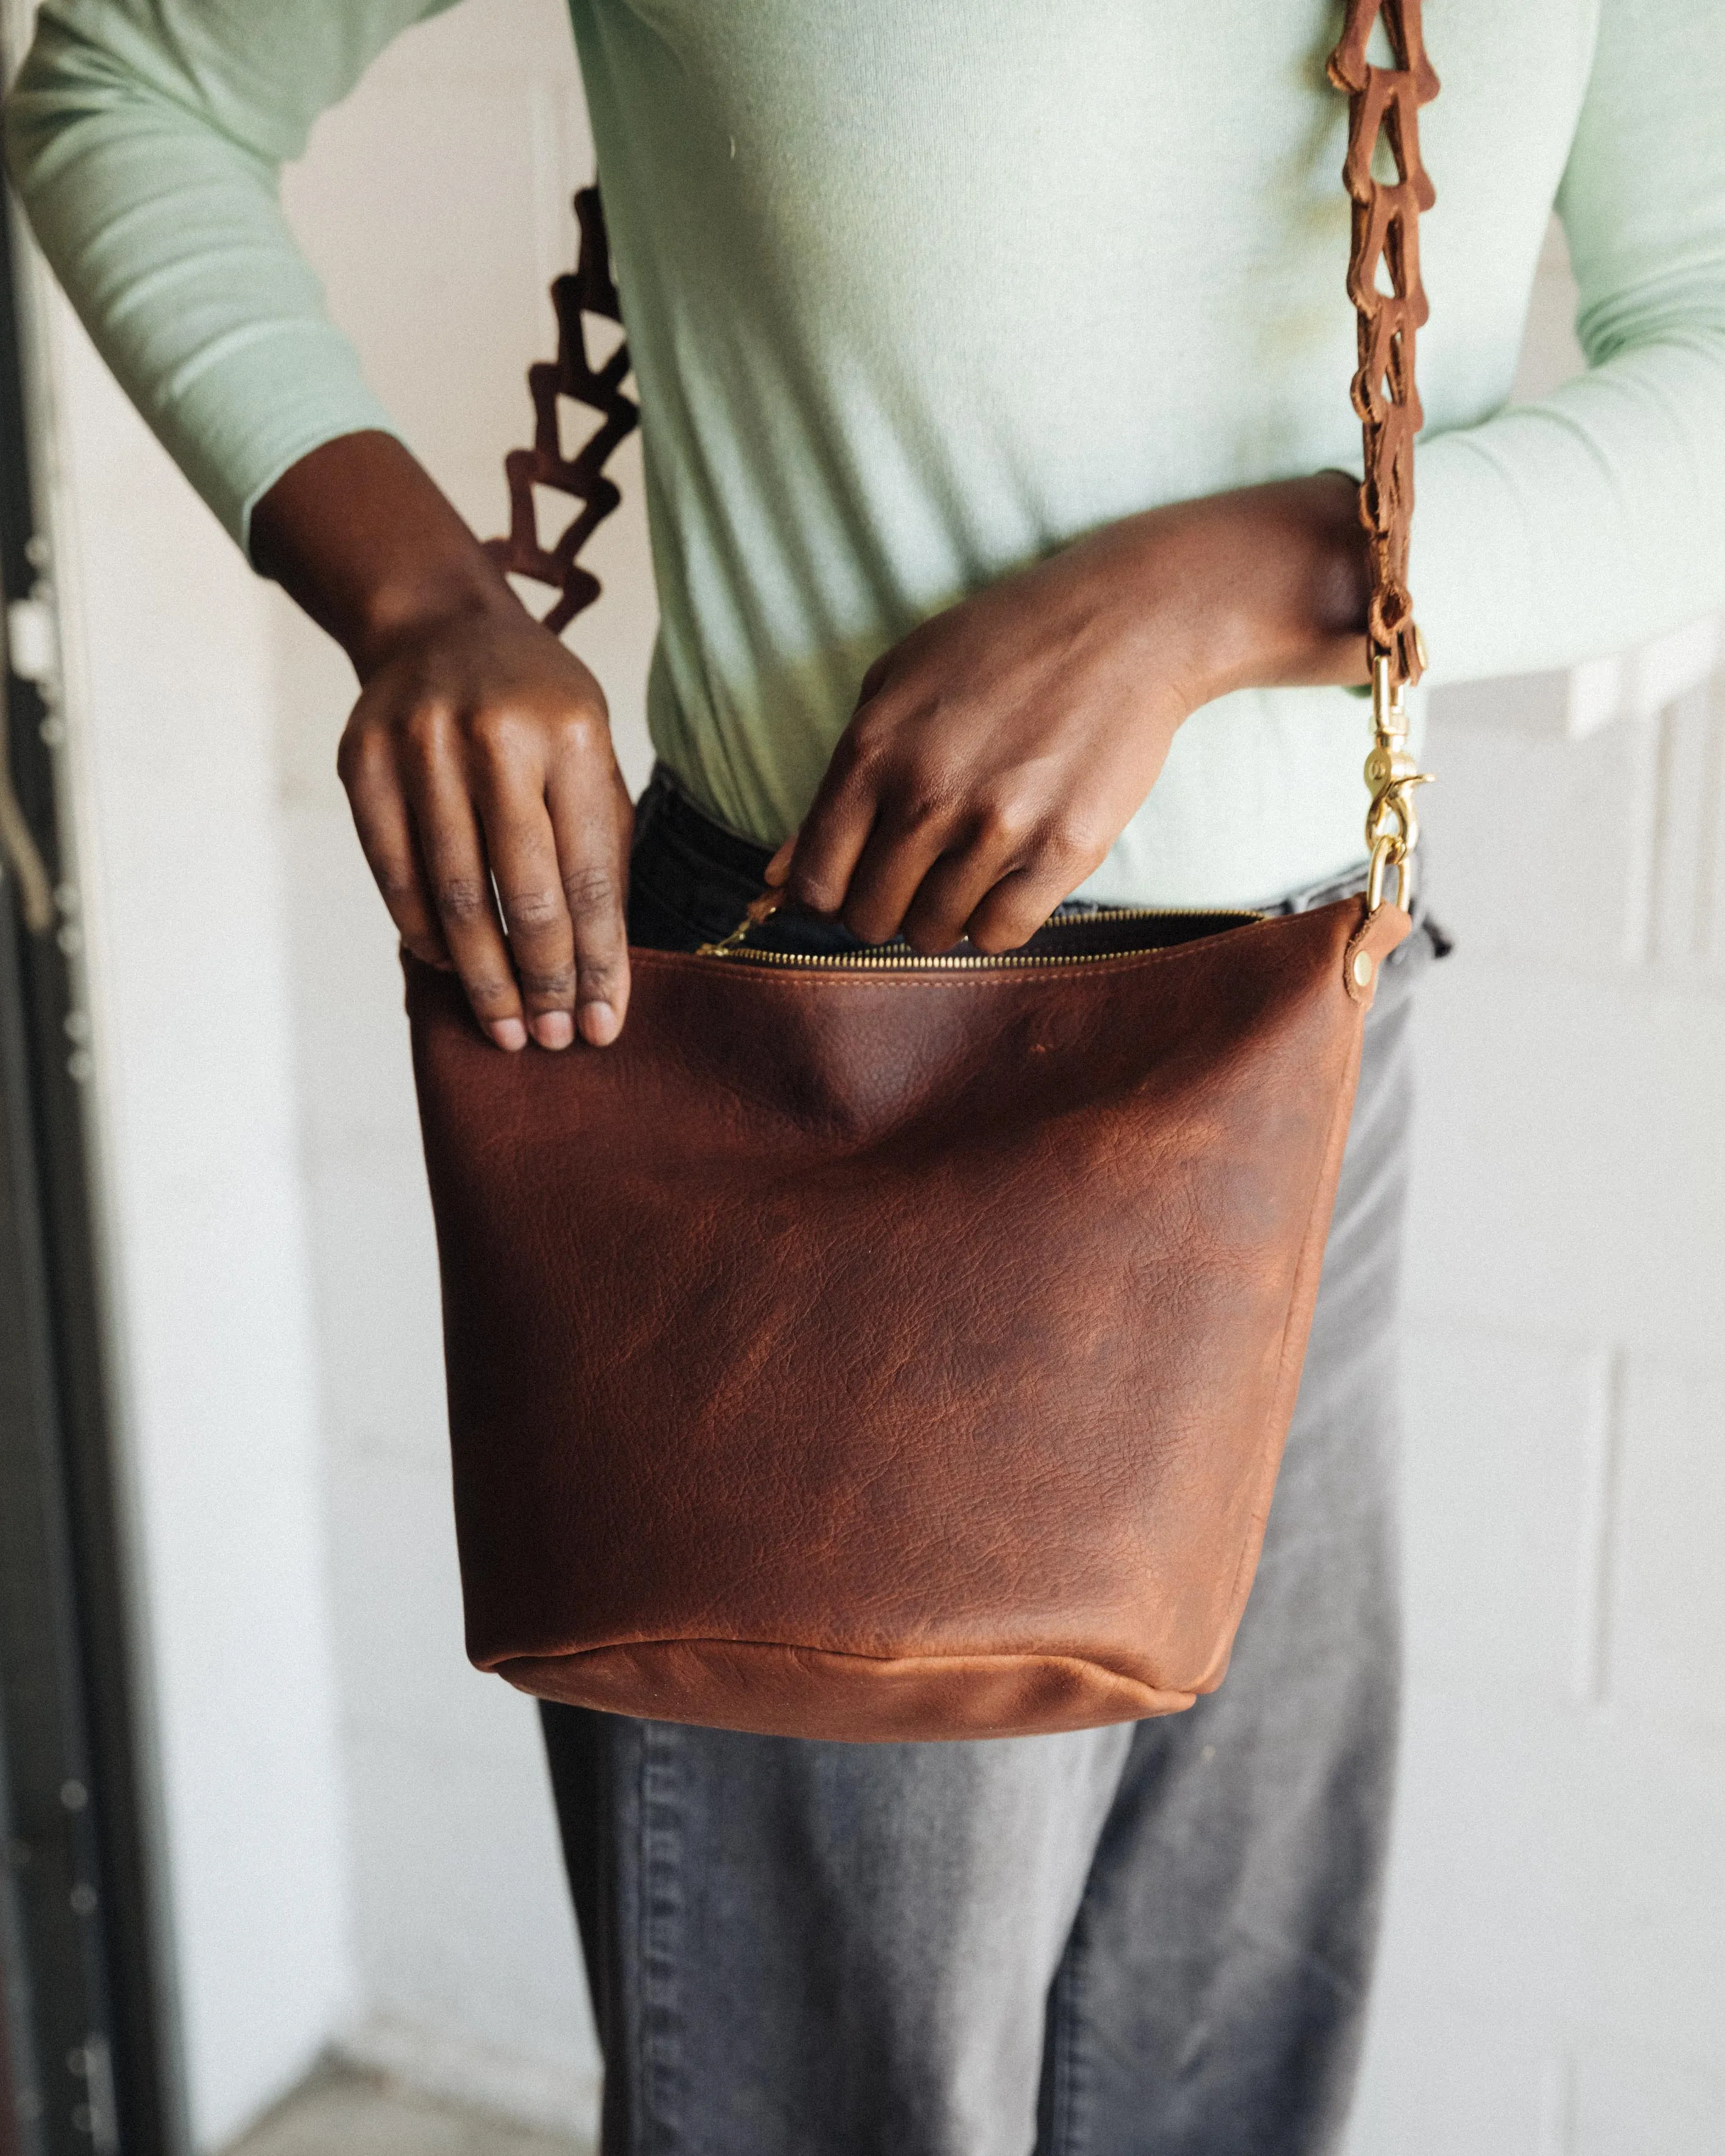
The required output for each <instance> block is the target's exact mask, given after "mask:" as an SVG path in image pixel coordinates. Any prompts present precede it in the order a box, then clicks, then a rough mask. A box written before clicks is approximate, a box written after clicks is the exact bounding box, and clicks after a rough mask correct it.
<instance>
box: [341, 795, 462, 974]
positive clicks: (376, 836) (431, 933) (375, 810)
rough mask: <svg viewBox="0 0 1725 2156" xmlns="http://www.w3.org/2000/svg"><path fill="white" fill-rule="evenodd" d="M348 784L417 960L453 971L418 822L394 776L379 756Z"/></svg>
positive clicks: (396, 918) (370, 856)
mask: <svg viewBox="0 0 1725 2156" xmlns="http://www.w3.org/2000/svg"><path fill="white" fill-rule="evenodd" d="M344 776H345V774H344ZM347 801H348V806H349V807H350V808H351V809H352V812H353V828H354V829H355V831H356V832H357V834H358V835H359V844H360V850H361V851H362V853H363V854H364V855H365V857H366V865H367V867H368V868H369V869H370V870H371V872H372V878H373V880H374V881H375V882H376V884H377V889H378V891H379V892H380V893H381V894H382V900H383V903H384V904H385V906H388V909H389V917H390V919H391V920H392V921H393V922H394V923H395V928H396V933H397V934H398V936H399V937H401V940H402V942H403V943H404V944H405V945H406V946H407V947H408V950H409V951H411V952H413V956H414V957H416V958H419V959H423V960H424V962H425V963H426V964H427V965H429V966H440V967H447V966H448V965H449V947H448V946H447V945H446V944H445V943H444V935H443V930H442V928H441V927H439V922H438V918H437V915H436V913H435V911H434V909H433V906H432V903H431V894H430V891H429V886H428V885H427V881H426V876H425V865H424V862H423V861H422V860H420V858H419V849H418V844H417V843H416V841H415V839H414V836H413V819H412V818H411V817H410V816H409V815H408V810H407V804H406V803H405V802H403V799H402V798H401V790H400V788H399V787H398V785H397V784H396V783H395V778H394V775H393V773H392V772H391V771H390V770H389V769H388V766H387V764H386V763H385V762H384V760H383V758H382V757H375V758H372V759H369V760H368V761H367V763H366V764H364V765H362V767H361V768H360V769H359V770H358V771H357V772H356V773H354V774H353V775H352V777H350V778H347Z"/></svg>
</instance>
